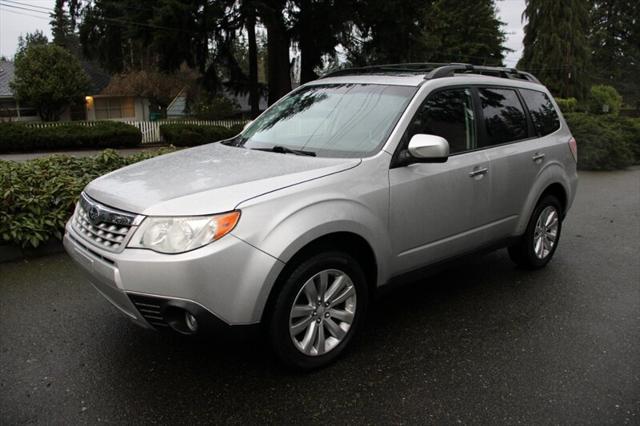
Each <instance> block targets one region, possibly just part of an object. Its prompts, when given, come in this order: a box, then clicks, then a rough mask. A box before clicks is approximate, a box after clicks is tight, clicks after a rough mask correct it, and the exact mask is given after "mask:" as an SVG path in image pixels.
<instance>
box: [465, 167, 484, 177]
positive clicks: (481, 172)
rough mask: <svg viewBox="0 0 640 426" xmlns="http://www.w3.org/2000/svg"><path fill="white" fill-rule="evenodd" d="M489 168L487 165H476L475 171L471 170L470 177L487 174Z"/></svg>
mask: <svg viewBox="0 0 640 426" xmlns="http://www.w3.org/2000/svg"><path fill="white" fill-rule="evenodd" d="M488 171H489V169H488V168H487V167H476V168H475V169H473V171H471V172H469V177H472V178H473V177H477V176H483V175H486V174H487V172H488Z"/></svg>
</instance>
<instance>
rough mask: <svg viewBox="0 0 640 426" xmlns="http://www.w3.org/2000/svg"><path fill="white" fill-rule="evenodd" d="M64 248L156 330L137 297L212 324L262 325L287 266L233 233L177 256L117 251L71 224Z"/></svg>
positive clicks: (102, 288) (106, 292)
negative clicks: (275, 285)
mask: <svg viewBox="0 0 640 426" xmlns="http://www.w3.org/2000/svg"><path fill="white" fill-rule="evenodd" d="M64 247H65V249H66V251H67V252H68V253H69V255H70V256H71V257H72V258H73V259H74V260H75V261H76V263H78V265H79V266H80V267H81V268H82V270H83V271H84V272H86V274H87V275H88V277H89V281H90V282H91V283H92V284H93V286H94V287H95V288H96V289H97V290H98V291H99V292H100V293H101V294H102V295H103V296H104V297H105V298H106V299H107V300H109V301H110V302H111V303H112V304H113V305H115V306H116V307H117V308H118V309H119V310H120V311H122V312H123V313H124V314H125V315H126V316H128V317H129V318H130V319H131V320H132V321H134V322H135V323H137V324H139V325H141V326H143V327H153V328H159V327H161V326H160V325H158V324H154V323H152V322H153V321H151V320H152V319H153V318H149V316H148V315H147V317H145V315H143V312H144V311H141V310H140V306H139V305H137V304H136V303H134V302H135V301H136V298H137V300H140V298H153V299H154V300H156V301H158V305H161V306H162V309H163V311H164V310H165V309H166V308H171V307H175V306H181V307H182V308H183V309H188V310H190V311H194V313H196V312H195V311H197V313H198V314H199V315H200V317H208V319H207V321H208V322H209V323H211V324H213V323H215V322H217V321H219V322H220V323H221V324H224V325H233V326H235V325H251V324H256V323H258V322H260V319H261V317H262V313H263V310H264V306H265V304H266V301H267V298H268V296H269V292H270V290H271V287H272V286H273V283H274V282H275V280H276V278H277V276H278V274H279V273H280V271H281V270H282V268H283V267H284V264H283V263H282V262H281V261H279V260H278V259H276V258H274V257H272V256H270V255H268V254H266V253H264V252H262V251H260V250H258V249H256V248H254V247H253V246H251V245H249V244H247V243H245V242H244V241H242V240H240V239H239V238H237V237H235V236H233V235H232V234H229V235H226V236H225V237H223V238H221V239H220V240H218V241H216V242H214V243H212V244H209V245H207V246H205V247H202V248H200V249H197V250H193V251H191V252H187V253H181V254H176V255H167V254H161V253H156V252H153V251H151V250H144V249H129V248H128V249H125V250H124V251H122V252H121V253H112V252H108V251H106V250H102V249H101V248H99V247H96V246H95V245H93V244H91V243H89V242H88V241H86V240H85V239H84V238H83V237H82V236H81V235H79V234H78V233H77V232H76V231H75V230H74V229H73V228H72V227H71V226H70V225H69V224H67V227H66V233H65V236H64ZM163 301H164V302H163Z"/></svg>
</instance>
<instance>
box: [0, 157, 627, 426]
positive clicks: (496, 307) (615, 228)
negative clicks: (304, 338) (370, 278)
mask: <svg viewBox="0 0 640 426" xmlns="http://www.w3.org/2000/svg"><path fill="white" fill-rule="evenodd" d="M580 178H581V181H580V188H579V193H578V197H577V199H576V202H575V204H574V207H573V209H572V211H571V212H570V214H569V217H568V218H567V220H566V222H565V226H564V230H563V235H562V239H561V242H560V246H559V249H558V251H557V253H556V256H555V258H554V260H553V261H552V262H551V263H550V264H549V265H548V267H547V268H545V269H544V270H541V271H536V272H529V271H523V270H519V269H516V268H515V267H514V266H513V264H512V263H511V262H510V261H509V259H508V257H507V255H506V251H505V250H500V251H498V252H495V253H491V254H489V255H485V256H482V257H476V258H472V259H468V260H465V261H464V262H463V263H462V264H458V265H457V266H456V267H454V268H452V269H449V270H447V271H445V272H442V273H439V274H438V275H436V276H430V277H425V278H424V279H423V280H421V281H420V282H416V283H412V284H410V285H406V286H403V287H400V288H396V289H394V290H393V291H391V292H389V293H388V294H385V296H384V297H383V298H381V299H380V300H378V302H377V304H376V306H375V307H374V308H373V310H372V312H371V315H370V317H369V319H368V322H367V324H366V327H365V329H364V330H363V331H364V333H363V335H362V336H361V338H360V339H358V340H357V341H356V342H355V345H354V346H353V347H352V348H351V350H350V351H349V352H348V353H347V354H346V356H344V357H343V358H341V359H340V360H339V361H338V362H337V363H336V364H334V365H332V366H330V367H327V368H325V369H323V370H321V371H317V372H314V373H311V374H293V373H290V372H287V371H285V370H283V369H282V368H281V367H280V366H279V365H278V363H277V362H276V360H275V359H274V358H273V356H272V355H271V353H270V351H269V349H268V348H267V347H266V345H265V344H264V343H263V342H261V341H252V342H247V343H242V344H231V343H229V342H226V341H220V340H217V339H210V340H208V341H201V340H190V339H183V338H177V337H166V336H162V335H159V334H156V333H153V332H150V331H146V330H143V329H140V328H138V327H137V326H135V325H133V324H131V323H129V322H128V320H127V319H126V318H124V317H123V316H122V315H121V314H120V313H119V312H118V311H117V310H116V309H115V308H113V307H112V306H111V305H109V304H108V302H106V301H105V300H104V299H103V298H102V297H101V296H100V295H98V294H97V293H96V292H95V291H94V290H93V288H92V287H90V286H89V285H88V284H87V283H86V281H85V279H84V277H83V276H82V275H81V273H80V271H79V270H78V269H76V267H75V266H74V265H73V264H72V262H71V260H70V259H69V258H68V257H67V256H66V255H64V254H61V255H54V256H50V257H46V258H40V259H35V260H32V261H28V262H19V263H8V264H0V423H2V424H24V423H40V424H41V423H47V424H50V423H53V424H63V423H65V424H76V423H98V422H110V423H129V424H131V423H163V424H164V423H231V424H253V423H313V424H319V423H324V424H327V423H340V424H342V423H351V424H362V423H376V424H378V423H492V424H496V423H498V424H514V423H527V424H540V423H575V424H624V423H627V424H639V423H640V169H637V168H636V169H634V170H633V171H625V172H614V173H582V174H581V176H580Z"/></svg>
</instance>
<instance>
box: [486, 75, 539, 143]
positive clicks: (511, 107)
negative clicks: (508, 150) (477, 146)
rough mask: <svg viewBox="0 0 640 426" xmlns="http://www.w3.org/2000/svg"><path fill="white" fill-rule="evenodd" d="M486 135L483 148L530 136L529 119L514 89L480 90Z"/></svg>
mask: <svg viewBox="0 0 640 426" xmlns="http://www.w3.org/2000/svg"><path fill="white" fill-rule="evenodd" d="M478 95H479V96H480V104H481V107H482V115H483V120H484V127H485V135H486V137H485V138H484V141H482V144H481V146H491V145H499V144H502V143H506V142H513V141H517V140H520V139H525V138H526V137H527V136H528V130H527V117H526V115H525V113H524V108H523V107H522V104H521V103H520V98H518V94H517V93H516V91H515V90H514V89H502V88H495V89H494V88H491V89H489V88H480V89H478Z"/></svg>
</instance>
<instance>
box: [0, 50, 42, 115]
mask: <svg viewBox="0 0 640 426" xmlns="http://www.w3.org/2000/svg"><path fill="white" fill-rule="evenodd" d="M14 72H15V70H14V66H13V62H11V61H4V60H0V121H35V120H40V117H39V116H38V113H37V112H36V110H35V109H33V108H30V107H29V106H28V105H20V103H19V102H18V100H17V99H16V98H15V96H14V95H13V90H11V86H10V85H9V83H11V81H12V80H13V75H14Z"/></svg>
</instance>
